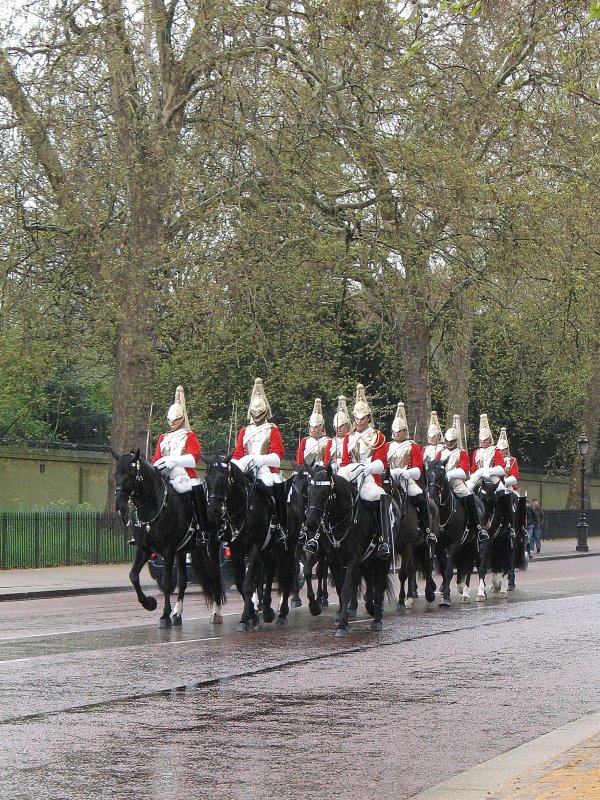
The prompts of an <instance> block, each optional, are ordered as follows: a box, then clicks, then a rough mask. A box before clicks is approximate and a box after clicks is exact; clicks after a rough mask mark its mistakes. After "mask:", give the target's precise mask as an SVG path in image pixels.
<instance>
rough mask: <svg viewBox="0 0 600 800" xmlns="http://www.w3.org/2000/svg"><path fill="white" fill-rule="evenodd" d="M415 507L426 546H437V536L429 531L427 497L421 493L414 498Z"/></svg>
mask: <svg viewBox="0 0 600 800" xmlns="http://www.w3.org/2000/svg"><path fill="white" fill-rule="evenodd" d="M414 503H415V506H416V507H417V513H418V514H419V519H420V520H421V525H422V526H423V530H424V531H425V541H426V542H427V544H437V536H436V535H435V533H433V531H432V530H431V522H430V520H429V507H428V505H427V497H426V496H425V492H421V494H418V495H416V497H415V498H414Z"/></svg>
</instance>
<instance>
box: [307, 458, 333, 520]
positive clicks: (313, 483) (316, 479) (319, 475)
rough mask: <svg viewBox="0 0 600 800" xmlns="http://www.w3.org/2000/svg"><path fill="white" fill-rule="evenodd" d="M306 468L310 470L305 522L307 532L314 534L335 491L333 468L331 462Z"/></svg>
mask: <svg viewBox="0 0 600 800" xmlns="http://www.w3.org/2000/svg"><path fill="white" fill-rule="evenodd" d="M305 469H306V470H307V471H308V487H307V489H308V509H307V511H306V519H305V521H304V524H305V526H306V530H307V532H308V533H309V534H310V535H311V536H314V534H315V533H316V532H317V530H318V529H319V526H320V524H321V521H322V519H323V515H324V513H325V510H326V508H327V505H328V503H329V500H330V498H331V496H332V495H333V493H334V481H333V470H332V468H331V464H328V465H327V466H326V467H324V466H321V465H319V466H318V467H305Z"/></svg>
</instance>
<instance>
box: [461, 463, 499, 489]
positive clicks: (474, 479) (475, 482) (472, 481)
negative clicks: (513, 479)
mask: <svg viewBox="0 0 600 800" xmlns="http://www.w3.org/2000/svg"><path fill="white" fill-rule="evenodd" d="M482 480H483V470H482V469H476V470H475V472H474V473H473V474H472V475H471V477H470V478H469V480H468V481H467V489H469V491H471V492H474V491H475V489H476V488H477V487H478V486H479V484H480V483H481V482H482ZM490 480H491V481H492V483H493V484H494V486H495V487H496V491H497V492H504V484H503V483H502V481H501V480H500V478H498V476H497V475H490Z"/></svg>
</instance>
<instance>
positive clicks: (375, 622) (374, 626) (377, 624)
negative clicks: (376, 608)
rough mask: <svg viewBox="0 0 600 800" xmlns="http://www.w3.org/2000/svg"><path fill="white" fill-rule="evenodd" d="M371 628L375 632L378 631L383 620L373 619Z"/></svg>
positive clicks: (381, 626) (380, 629)
mask: <svg viewBox="0 0 600 800" xmlns="http://www.w3.org/2000/svg"><path fill="white" fill-rule="evenodd" d="M371 630H372V631H375V632H376V633H379V631H382V630H383V622H380V621H379V620H376V619H374V620H373V622H372V623H371Z"/></svg>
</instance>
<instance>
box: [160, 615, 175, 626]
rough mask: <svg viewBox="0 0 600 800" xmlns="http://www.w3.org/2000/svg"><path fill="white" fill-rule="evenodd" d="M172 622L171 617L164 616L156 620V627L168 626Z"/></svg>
mask: <svg viewBox="0 0 600 800" xmlns="http://www.w3.org/2000/svg"><path fill="white" fill-rule="evenodd" d="M172 624H173V623H172V622H171V617H164V618H162V617H161V619H159V620H158V627H159V628H170V627H171V625H172Z"/></svg>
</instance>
